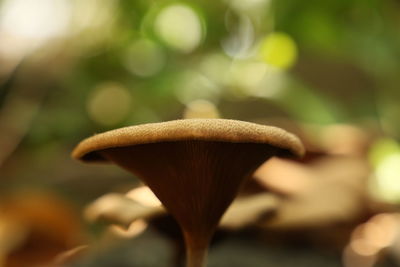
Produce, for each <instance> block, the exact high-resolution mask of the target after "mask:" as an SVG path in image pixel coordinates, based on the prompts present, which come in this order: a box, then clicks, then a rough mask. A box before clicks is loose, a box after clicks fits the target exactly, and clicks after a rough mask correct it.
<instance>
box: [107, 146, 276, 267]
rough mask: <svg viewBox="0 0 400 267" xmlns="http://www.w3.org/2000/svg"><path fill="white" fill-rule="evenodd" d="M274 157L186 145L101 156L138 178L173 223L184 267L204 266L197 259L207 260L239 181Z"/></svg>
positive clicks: (251, 150)
mask: <svg viewBox="0 0 400 267" xmlns="http://www.w3.org/2000/svg"><path fill="white" fill-rule="evenodd" d="M279 151H280V149H279V148H276V147H272V146H270V145H268V144H261V145H260V144H253V143H228V142H210V141H208V142H206V141H198V140H197V141H194V140H190V141H180V142H163V143H154V144H145V145H134V146H130V147H121V148H110V149H105V150H103V151H102V152H100V153H101V154H102V155H103V156H104V157H105V158H107V159H109V160H110V161H113V162H115V163H116V164H118V165H120V166H122V167H123V168H126V169H127V170H129V171H131V172H132V173H135V174H137V175H138V176H140V177H141V179H143V181H145V182H146V183H147V184H148V186H149V187H150V188H151V189H152V190H153V192H154V193H155V195H156V196H157V197H158V198H159V199H160V200H161V202H162V203H163V204H164V205H165V207H166V208H167V210H168V211H169V212H170V213H171V214H172V215H173V216H174V217H175V219H176V220H177V221H178V223H179V225H180V226H181V228H182V231H183V233H184V235H185V240H186V244H187V246H188V253H189V254H188V265H187V266H188V267H189V266H191V265H189V264H196V265H193V266H201V265H198V264H200V263H201V264H203V262H204V260H200V256H201V257H203V256H204V255H206V254H207V252H206V251H205V250H206V248H207V247H208V242H209V240H210V239H211V237H212V235H213V234H214V231H215V228H216V227H217V225H218V222H219V220H220V218H221V216H222V215H223V213H224V212H225V210H226V209H227V208H228V206H229V205H230V204H231V202H232V200H233V199H234V197H235V196H236V194H237V192H238V190H239V188H240V186H241V184H242V183H243V181H244V179H245V178H246V177H248V176H249V175H251V174H252V173H253V171H254V170H255V169H256V168H257V167H258V166H259V165H260V164H261V163H262V162H264V160H266V159H268V158H270V157H271V156H272V155H275V154H279ZM156 157H157V160H155V158H156ZM192 257H195V258H192Z"/></svg>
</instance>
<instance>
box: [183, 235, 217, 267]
mask: <svg viewBox="0 0 400 267" xmlns="http://www.w3.org/2000/svg"><path fill="white" fill-rule="evenodd" d="M183 236H184V238H185V244H186V267H205V266H206V264H207V256H208V246H209V242H210V241H209V240H207V239H206V238H195V239H193V236H195V235H193V234H190V233H186V232H184V234H183ZM208 238H211V236H209V237H208Z"/></svg>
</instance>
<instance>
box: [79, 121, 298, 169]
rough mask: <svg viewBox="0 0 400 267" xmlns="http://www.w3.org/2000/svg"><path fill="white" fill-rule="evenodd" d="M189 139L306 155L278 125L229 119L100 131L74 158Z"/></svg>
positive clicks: (91, 158) (96, 158)
mask: <svg viewBox="0 0 400 267" xmlns="http://www.w3.org/2000/svg"><path fill="white" fill-rule="evenodd" d="M187 140H201V141H219V142H228V143H229V142H230V143H260V144H269V145H272V146H276V147H278V148H281V149H283V150H286V151H287V152H289V154H293V155H295V156H302V155H303V154H304V147H303V145H302V143H301V141H300V140H299V139H298V138H297V137H296V136H295V135H293V134H291V133H288V132H286V131H285V130H283V129H280V128H277V127H273V126H265V125H260V124H255V123H250V122H244V121H238V120H227V119H186V120H174V121H167V122H160V123H148V124H142V125H136V126H129V127H124V128H120V129H116V130H111V131H108V132H104V133H101V134H97V135H94V136H92V137H90V138H87V139H85V140H83V141H82V142H81V143H80V144H79V145H78V146H77V147H76V148H75V149H74V151H73V152H72V157H73V158H75V159H80V160H82V161H87V162H90V161H107V159H105V158H104V157H103V156H102V155H101V154H100V153H98V152H99V151H101V150H104V149H108V148H116V147H126V146H133V145H140V144H149V143H160V142H170V141H187Z"/></svg>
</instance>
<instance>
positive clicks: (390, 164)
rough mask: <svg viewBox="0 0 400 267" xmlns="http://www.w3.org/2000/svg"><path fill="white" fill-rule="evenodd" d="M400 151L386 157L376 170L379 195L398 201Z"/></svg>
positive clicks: (375, 191)
mask: <svg viewBox="0 0 400 267" xmlns="http://www.w3.org/2000/svg"><path fill="white" fill-rule="evenodd" d="M399 174H400V153H396V154H392V155H390V156H387V157H385V158H384V159H383V160H382V161H381V162H380V163H379V165H378V166H377V168H376V170H375V179H376V181H375V187H376V188H375V189H374V193H375V194H377V197H379V198H381V199H383V200H385V201H388V202H394V203H397V202H399V201H400V177H399Z"/></svg>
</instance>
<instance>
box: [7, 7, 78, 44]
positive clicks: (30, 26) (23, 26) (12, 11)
mask: <svg viewBox="0 0 400 267" xmlns="http://www.w3.org/2000/svg"><path fill="white" fill-rule="evenodd" d="M70 19H71V6H70V2H69V1H67V0H7V1H5V2H4V3H3V6H2V8H1V11H0V30H1V31H5V32H7V33H9V34H12V35H14V36H17V37H20V38H28V39H34V40H36V41H44V40H47V39H49V38H51V37H56V36H60V35H64V34H65V33H66V32H67V30H68V28H69V23H70Z"/></svg>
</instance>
